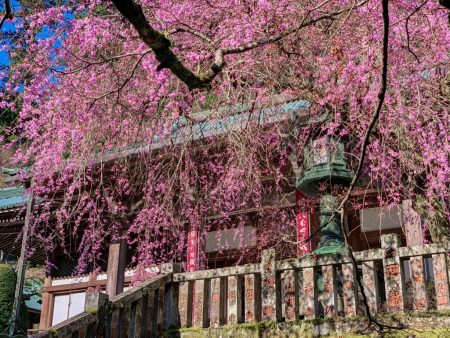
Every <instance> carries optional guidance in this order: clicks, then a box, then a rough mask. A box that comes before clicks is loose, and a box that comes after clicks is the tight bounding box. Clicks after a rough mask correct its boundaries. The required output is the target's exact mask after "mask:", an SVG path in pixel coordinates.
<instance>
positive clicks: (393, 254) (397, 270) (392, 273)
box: [381, 234, 404, 312]
mask: <svg viewBox="0 0 450 338" xmlns="http://www.w3.org/2000/svg"><path fill="white" fill-rule="evenodd" d="M399 247H400V236H399V235H397V234H387V235H381V248H382V249H383V251H384V257H383V267H384V284H385V289H386V302H387V310H388V311H389V312H403V309H404V298H403V294H404V285H403V278H402V268H401V262H400V257H399V252H398V251H399V250H398V249H399Z"/></svg>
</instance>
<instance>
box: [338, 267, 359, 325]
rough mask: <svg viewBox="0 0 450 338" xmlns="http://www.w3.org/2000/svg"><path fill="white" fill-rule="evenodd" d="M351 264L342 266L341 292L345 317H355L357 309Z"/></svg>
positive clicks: (354, 280)
mask: <svg viewBox="0 0 450 338" xmlns="http://www.w3.org/2000/svg"><path fill="white" fill-rule="evenodd" d="M355 277H356V276H355V271H354V266H353V263H346V264H342V279H343V280H342V291H343V296H344V314H345V317H354V316H356V313H357V309H358V301H357V295H358V293H357V288H356V278H355Z"/></svg>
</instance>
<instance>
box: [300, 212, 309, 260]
mask: <svg viewBox="0 0 450 338" xmlns="http://www.w3.org/2000/svg"><path fill="white" fill-rule="evenodd" d="M308 237H309V214H308V213H306V212H299V213H298V214H297V256H298V257H301V256H303V255H304V254H306V253H309V252H311V249H310V248H311V246H310V243H309V242H308V243H305V240H306V239H307V238H308Z"/></svg>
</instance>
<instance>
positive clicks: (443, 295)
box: [433, 253, 450, 310]
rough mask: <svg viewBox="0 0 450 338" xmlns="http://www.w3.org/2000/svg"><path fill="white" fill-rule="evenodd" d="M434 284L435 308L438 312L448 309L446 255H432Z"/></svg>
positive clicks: (449, 306)
mask: <svg viewBox="0 0 450 338" xmlns="http://www.w3.org/2000/svg"><path fill="white" fill-rule="evenodd" d="M433 269H434V283H435V288H436V306H437V308H438V310H443V309H448V308H450V290H449V287H448V274H447V262H446V254H443V253H442V254H435V255H433Z"/></svg>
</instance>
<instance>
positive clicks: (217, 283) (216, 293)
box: [210, 278, 225, 327]
mask: <svg viewBox="0 0 450 338" xmlns="http://www.w3.org/2000/svg"><path fill="white" fill-rule="evenodd" d="M224 284H225V283H224V282H223V281H222V279H221V278H213V279H211V288H210V290H211V292H210V295H211V299H210V304H211V311H210V312H211V315H210V326H211V327H218V326H220V325H222V324H223V323H224V310H223V309H224V308H225V288H224Z"/></svg>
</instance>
